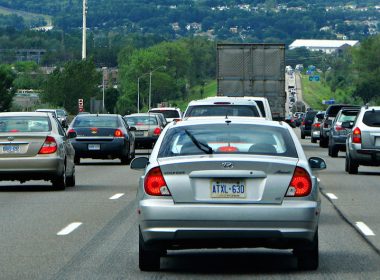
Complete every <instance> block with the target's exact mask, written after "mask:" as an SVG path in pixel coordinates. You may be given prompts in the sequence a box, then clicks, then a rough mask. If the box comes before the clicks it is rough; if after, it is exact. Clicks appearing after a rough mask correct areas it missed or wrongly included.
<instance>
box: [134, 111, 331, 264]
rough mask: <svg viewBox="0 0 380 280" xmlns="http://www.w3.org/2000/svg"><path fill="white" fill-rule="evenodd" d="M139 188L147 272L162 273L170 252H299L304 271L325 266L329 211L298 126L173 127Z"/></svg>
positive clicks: (225, 121) (141, 162) (232, 121)
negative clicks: (322, 240) (321, 230)
mask: <svg viewBox="0 0 380 280" xmlns="http://www.w3.org/2000/svg"><path fill="white" fill-rule="evenodd" d="M131 168H133V169H144V174H143V176H142V177H141V179H140V186H139V189H138V213H139V266H140V269H141V270H156V269H159V268H160V256H162V255H163V254H165V253H166V250H177V249H187V248H247V247H268V248H278V249H294V253H295V255H296V256H297V258H298V267H299V268H300V269H317V267H318V220H319V215H320V211H321V205H320V198H319V193H318V182H317V178H316V177H315V176H314V175H313V174H312V168H317V169H323V168H326V163H325V162H324V160H323V159H321V158H315V157H314V158H310V159H309V160H308V159H307V158H306V156H305V154H304V151H303V150H302V147H301V145H300V143H299V141H298V139H297V137H296V135H295V133H294V132H293V130H292V129H291V128H290V126H289V125H288V124H286V123H282V122H272V121H266V120H252V118H237V117H235V118H219V117H218V118H208V119H207V120H186V121H182V122H174V123H171V124H170V125H168V126H167V127H166V128H165V129H164V131H163V132H162V134H161V136H160V138H159V139H158V141H157V143H156V145H155V147H154V149H153V151H152V154H151V156H150V158H149V159H148V158H136V159H135V160H134V161H132V163H131Z"/></svg>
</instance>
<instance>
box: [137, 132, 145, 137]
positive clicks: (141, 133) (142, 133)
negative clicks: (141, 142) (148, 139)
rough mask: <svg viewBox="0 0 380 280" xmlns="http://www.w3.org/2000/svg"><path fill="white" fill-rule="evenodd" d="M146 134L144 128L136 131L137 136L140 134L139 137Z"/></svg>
mask: <svg viewBox="0 0 380 280" xmlns="http://www.w3.org/2000/svg"><path fill="white" fill-rule="evenodd" d="M144 134H145V133H144V131H142V130H140V131H139V130H136V131H135V136H139V137H141V136H144Z"/></svg>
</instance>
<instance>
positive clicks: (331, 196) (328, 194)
mask: <svg viewBox="0 0 380 280" xmlns="http://www.w3.org/2000/svg"><path fill="white" fill-rule="evenodd" d="M326 195H327V196H328V197H329V198H331V199H338V197H337V196H336V195H335V194H333V193H326Z"/></svg>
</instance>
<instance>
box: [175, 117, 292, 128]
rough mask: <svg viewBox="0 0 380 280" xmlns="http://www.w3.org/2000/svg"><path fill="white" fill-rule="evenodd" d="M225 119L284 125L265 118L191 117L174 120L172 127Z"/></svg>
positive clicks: (215, 122) (234, 121) (214, 122)
mask: <svg viewBox="0 0 380 280" xmlns="http://www.w3.org/2000/svg"><path fill="white" fill-rule="evenodd" d="M226 121H231V123H238V124H252V125H254V124H258V125H267V126H273V127H285V126H284V125H283V124H284V123H283V122H278V121H270V120H267V119H265V118H252V117H228V118H226V117H219V116H218V117H207V118H205V117H192V118H189V119H186V120H182V121H178V122H176V121H174V122H173V123H172V127H180V126H188V125H201V124H222V123H226Z"/></svg>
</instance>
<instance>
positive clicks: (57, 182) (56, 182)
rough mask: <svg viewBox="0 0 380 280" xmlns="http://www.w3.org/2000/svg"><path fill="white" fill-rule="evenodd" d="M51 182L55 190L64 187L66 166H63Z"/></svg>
mask: <svg viewBox="0 0 380 280" xmlns="http://www.w3.org/2000/svg"><path fill="white" fill-rule="evenodd" d="M51 182H52V184H53V188H54V189H55V190H60V191H62V190H64V189H65V188H66V166H65V167H64V169H63V172H62V174H61V175H59V176H56V177H55V178H54V179H53V180H51Z"/></svg>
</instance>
